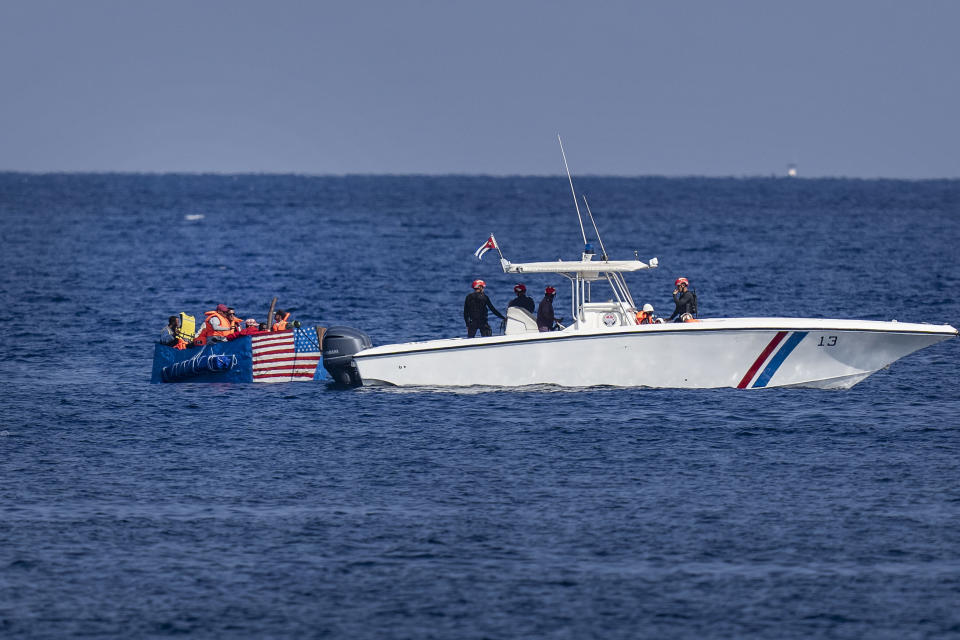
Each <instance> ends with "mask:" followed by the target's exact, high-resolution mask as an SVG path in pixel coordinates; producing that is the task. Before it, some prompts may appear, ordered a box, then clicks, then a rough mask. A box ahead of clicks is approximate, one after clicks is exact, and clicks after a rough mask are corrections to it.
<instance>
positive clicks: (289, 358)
mask: <svg viewBox="0 0 960 640" xmlns="http://www.w3.org/2000/svg"><path fill="white" fill-rule="evenodd" d="M322 335H323V329H321V328H319V327H317V328H309V329H288V330H286V331H275V332H270V333H261V334H257V335H252V336H241V337H239V338H236V339H234V340H228V341H225V342H211V343H209V344H207V345H204V346H202V347H188V348H187V349H182V350H179V349H174V348H173V347H168V346H166V345H162V344H160V343H157V344H156V346H155V348H154V352H153V375H152V377H151V380H150V381H151V382H155V383H156V382H309V381H312V380H326V379H327V377H328V376H327V373H326V371H325V370H324V368H323V367H321V366H320V362H321V353H320V342H321V339H320V338H321V336H322Z"/></svg>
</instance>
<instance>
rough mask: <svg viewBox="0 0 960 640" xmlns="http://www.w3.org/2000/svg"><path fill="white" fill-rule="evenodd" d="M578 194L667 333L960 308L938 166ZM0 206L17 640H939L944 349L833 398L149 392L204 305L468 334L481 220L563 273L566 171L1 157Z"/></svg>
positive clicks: (954, 357) (948, 482) (957, 457)
mask: <svg viewBox="0 0 960 640" xmlns="http://www.w3.org/2000/svg"><path fill="white" fill-rule="evenodd" d="M575 183H576V186H577V188H578V190H579V191H580V192H581V193H583V194H586V195H587V196H588V198H589V201H590V206H591V208H592V210H593V212H594V215H595V216H596V219H597V223H598V225H599V228H600V231H601V233H602V234H604V235H603V241H604V243H605V245H606V248H607V251H608V252H609V253H610V254H611V256H612V257H615V258H628V257H633V255H634V251H636V252H637V255H638V256H639V257H640V258H641V259H644V260H645V259H647V258H650V257H654V256H656V257H658V258H659V260H660V265H661V266H660V268H659V269H658V270H655V271H652V272H646V273H639V274H634V275H630V276H628V281H629V283H630V285H631V287H632V289H633V293H634V297H635V299H636V300H637V301H638V302H640V303H641V304H642V303H643V302H651V303H652V304H653V305H654V306H655V307H656V309H657V311H658V312H659V313H661V314H664V313H666V314H669V312H670V311H671V310H672V301H671V297H670V295H671V292H672V290H673V280H674V279H675V278H676V277H678V276H685V277H687V278H689V279H690V280H691V282H692V283H693V286H694V287H695V289H696V291H697V293H698V297H699V302H700V310H701V314H702V315H703V316H737V315H786V316H805V317H838V318H863V319H886V320H889V319H894V318H895V319H898V320H901V321H924V322H935V323H950V324H953V325H954V326H956V325H957V324H958V323H960V181H957V180H944V181H922V182H911V181H885V180H880V181H862V180H841V179H836V180H814V179H792V180H791V179H775V178H755V179H733V178H731V179H701V178H656V177H650V178H602V177H585V178H581V179H579V180H576V181H575ZM201 216H202V217H201ZM0 219H2V222H3V232H2V234H0V274H2V275H0V322H2V327H3V329H4V331H3V338H2V341H0V384H2V392H0V393H2V395H0V478H2V483H0V636H2V637H4V638H34V637H35V638H72V637H96V638H136V637H151V638H153V637H168V636H192V637H198V638H293V637H296V638H305V637H317V638H387V639H391V638H412V639H421V638H437V639H448V638H465V639H480V638H490V639H497V638H563V639H581V638H603V639H609V638H704V637H706V638H889V639H898V640H899V639H903V638H957V637H960V416H958V414H960V384H958V379H957V374H958V365H960V340H950V341H947V342H944V343H941V344H939V345H935V346H933V347H931V348H929V349H926V350H923V351H921V352H919V353H916V354H913V355H911V356H908V357H907V358H905V359H903V360H901V361H899V362H897V363H895V364H894V365H892V366H891V367H890V368H889V369H888V370H883V371H880V372H878V373H877V374H876V375H874V376H872V377H870V378H868V379H867V380H866V381H864V382H863V383H861V384H860V385H858V386H856V387H854V388H853V389H851V390H849V391H817V390H782V389H781V390H778V389H769V390H761V391H736V390H703V391H690V390H687V391H683V390H645V389H614V388H596V389H580V390H561V389H556V388H551V387H534V388H527V389H519V390H498V389H487V388H481V389H468V390H464V391H447V390H441V389H416V390H410V389H403V390H400V389H389V388H386V389H384V388H379V389H374V388H361V389H355V390H337V389H332V388H328V387H327V386H326V385H324V384H322V383H293V384H277V385H190V384H179V385H151V384H149V379H150V369H151V359H152V353H153V341H154V340H155V339H156V337H157V336H158V334H159V331H160V329H161V328H162V327H163V326H164V324H165V323H166V319H167V316H169V315H171V314H175V313H178V312H180V311H186V312H188V313H191V314H193V315H196V316H199V317H202V315H203V311H204V310H207V309H210V308H212V307H213V306H214V305H216V304H217V303H220V302H224V303H226V304H229V305H231V306H234V307H236V308H237V310H238V311H239V313H240V315H242V316H243V317H245V318H246V317H256V318H258V319H260V318H263V317H265V316H266V313H267V308H268V306H269V303H270V300H271V298H272V297H273V296H277V297H278V298H279V300H278V306H281V307H283V308H285V309H287V310H290V311H291V312H292V316H291V318H292V319H299V320H301V321H302V322H303V323H304V324H321V325H325V326H331V325H336V324H344V325H349V326H353V327H357V328H361V329H363V330H365V331H367V332H368V333H369V334H370V336H371V337H372V339H373V341H374V343H375V344H384V343H390V342H396V341H407V340H412V339H426V338H435V337H449V336H456V335H460V334H461V333H462V332H463V330H464V328H463V322H462V305H463V299H464V296H465V295H466V294H467V293H469V291H470V281H471V280H473V279H474V278H478V277H479V278H483V279H484V280H486V282H487V284H488V293H489V294H490V296H491V299H492V300H493V302H494V304H495V305H497V306H498V307H499V308H501V309H503V307H505V306H506V303H507V301H508V300H509V298H510V297H511V296H512V288H513V285H514V284H515V281H514V280H512V279H511V278H508V277H506V276H505V275H504V274H503V273H502V272H501V271H500V268H499V265H498V261H497V260H496V259H495V258H496V256H495V253H491V254H487V256H486V257H485V258H484V260H483V261H482V262H478V261H477V260H476V259H475V258H474V257H473V251H474V250H475V249H476V248H477V247H478V246H480V245H481V244H482V243H483V241H484V240H485V239H486V238H487V236H488V235H489V234H490V233H491V232H493V233H495V234H496V237H497V240H498V241H499V242H500V244H501V247H502V250H503V252H504V255H505V256H506V257H507V258H509V259H511V260H514V261H531V260H554V259H557V258H564V259H576V258H577V256H578V255H579V250H580V248H581V245H582V240H581V238H580V228H579V225H578V223H577V219H576V213H575V212H574V209H573V204H572V201H571V198H570V191H569V186H568V185H567V183H566V178H565V177H505V178H495V177H457V176H447V177H425V176H346V177H305V176H274V175H240V176H218V175H108V174H91V175H26V174H16V173H6V174H0ZM588 230H589V226H588ZM591 235H592V234H591ZM526 284H527V285H528V287H530V289H531V291H534V292H536V293H537V294H539V292H541V291H542V288H543V287H544V286H546V285H548V284H553V285H557V286H558V287H559V288H560V295H559V297H558V303H557V306H558V307H559V308H563V307H564V306H565V305H568V304H569V293H568V290H567V288H566V287H564V286H562V283H559V282H554V281H551V280H550V279H549V278H547V277H545V276H543V277H534V278H531V279H530V280H528V281H526ZM536 297H537V298H539V297H540V296H539V295H536ZM570 366H576V363H575V362H571V363H570ZM650 366H652V367H656V363H650ZM692 366H693V365H692Z"/></svg>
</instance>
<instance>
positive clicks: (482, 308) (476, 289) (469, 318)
mask: <svg viewBox="0 0 960 640" xmlns="http://www.w3.org/2000/svg"><path fill="white" fill-rule="evenodd" d="M472 286H473V293H471V294H469V295H467V299H466V300H464V301H463V321H464V322H465V323H467V337H468V338H472V337H474V336H475V335H477V329H479V330H480V335H481V336H483V337H485V338H486V337H487V336H492V335H493V331H491V330H490V324H489V323H488V322H487V309H490V311H493V315H495V316H497V317H498V318H500V319H501V320H505V319H506V318H504V317H503V314H502V313H500V312H499V311H497V309H496V308H495V307H494V306H493V303H492V302H490V298H488V297H487V294H485V293H484V292H483V290H484V288H485V287H486V286H487V283H486V282H484V281H483V280H474V281H473V285H472Z"/></svg>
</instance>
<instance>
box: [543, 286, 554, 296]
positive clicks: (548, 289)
mask: <svg viewBox="0 0 960 640" xmlns="http://www.w3.org/2000/svg"><path fill="white" fill-rule="evenodd" d="M543 292H544V293H546V294H549V295H551V296H552V295H554V294H555V293H556V292H557V290H556V289H554V288H553V287H547V288H546V289H544V290H543Z"/></svg>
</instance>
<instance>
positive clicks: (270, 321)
mask: <svg viewBox="0 0 960 640" xmlns="http://www.w3.org/2000/svg"><path fill="white" fill-rule="evenodd" d="M276 304H277V296H273V300H271V301H270V311H269V312H268V313H267V331H273V307H274V305H276Z"/></svg>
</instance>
